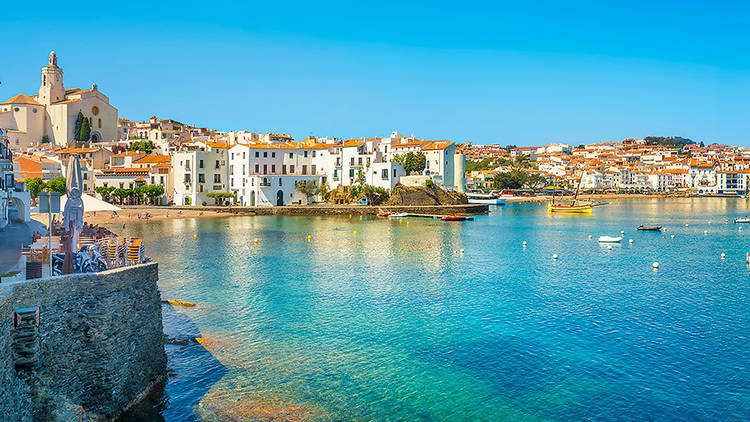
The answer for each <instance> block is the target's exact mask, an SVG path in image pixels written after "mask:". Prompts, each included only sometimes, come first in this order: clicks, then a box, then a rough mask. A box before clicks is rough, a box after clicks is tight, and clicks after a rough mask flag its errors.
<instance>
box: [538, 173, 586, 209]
mask: <svg viewBox="0 0 750 422" xmlns="http://www.w3.org/2000/svg"><path fill="white" fill-rule="evenodd" d="M581 179H583V173H582V174H581V178H579V179H578V187H576V194H575V196H574V197H573V201H572V202H571V203H570V204H556V203H555V190H553V191H552V203H551V204H549V206H548V207H547V211H549V212H566V213H589V212H591V211H592V210H593V209H594V205H593V204H591V203H589V202H578V192H579V191H580V189H581Z"/></svg>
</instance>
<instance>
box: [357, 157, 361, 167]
mask: <svg viewBox="0 0 750 422" xmlns="http://www.w3.org/2000/svg"><path fill="white" fill-rule="evenodd" d="M357 164H358V165H360V166H361V165H362V157H359V159H358V160H357Z"/></svg>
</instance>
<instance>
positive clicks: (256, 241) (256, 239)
mask: <svg viewBox="0 0 750 422" xmlns="http://www.w3.org/2000/svg"><path fill="white" fill-rule="evenodd" d="M255 244H256V245H257V244H258V238H257V237H256V238H255Z"/></svg>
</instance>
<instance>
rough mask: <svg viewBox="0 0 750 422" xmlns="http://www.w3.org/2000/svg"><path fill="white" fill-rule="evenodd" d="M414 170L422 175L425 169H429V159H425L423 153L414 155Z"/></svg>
mask: <svg viewBox="0 0 750 422" xmlns="http://www.w3.org/2000/svg"><path fill="white" fill-rule="evenodd" d="M413 166H414V167H413V168H412V170H413V171H415V172H417V173H421V172H423V171H424V169H425V167H427V157H425V155H424V154H422V153H421V152H418V153H416V154H414V164H413Z"/></svg>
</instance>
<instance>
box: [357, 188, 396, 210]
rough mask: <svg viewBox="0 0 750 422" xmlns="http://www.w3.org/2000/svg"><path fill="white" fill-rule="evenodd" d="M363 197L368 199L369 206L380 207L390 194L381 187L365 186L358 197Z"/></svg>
mask: <svg viewBox="0 0 750 422" xmlns="http://www.w3.org/2000/svg"><path fill="white" fill-rule="evenodd" d="M362 196H364V197H366V198H367V203H368V204H370V205H380V204H382V203H383V202H385V201H387V200H388V197H389V196H390V195H389V194H388V191H387V190H385V189H383V188H381V187H375V186H373V185H364V186H362V187H361V188H360V189H359V194H358V195H357V197H359V198H361V197H362Z"/></svg>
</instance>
